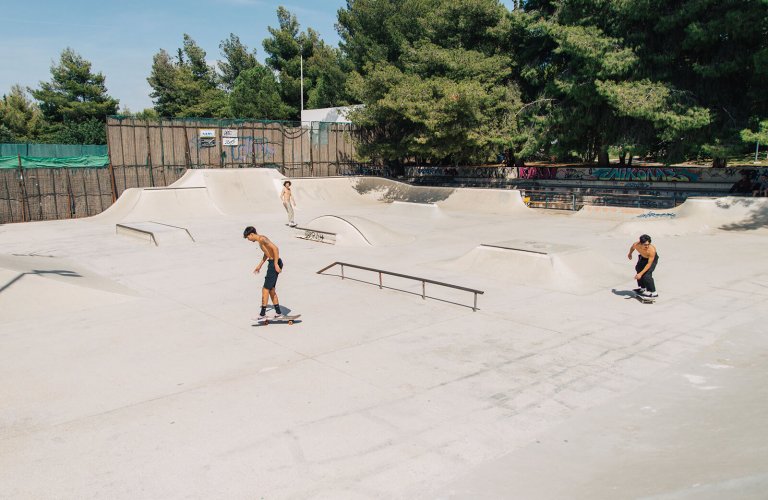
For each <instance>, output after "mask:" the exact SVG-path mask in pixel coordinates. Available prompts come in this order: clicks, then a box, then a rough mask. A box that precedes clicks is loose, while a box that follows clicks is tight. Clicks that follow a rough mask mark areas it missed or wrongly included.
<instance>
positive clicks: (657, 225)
mask: <svg viewBox="0 0 768 500" xmlns="http://www.w3.org/2000/svg"><path fill="white" fill-rule="evenodd" d="M616 229H617V231H618V232H621V233H624V234H631V235H634V236H639V235H640V234H643V233H647V234H650V235H651V236H654V235H658V236H674V235H683V234H691V233H706V232H711V231H715V230H721V231H768V199H766V198H742V197H735V196H728V197H723V198H689V199H687V200H686V201H685V203H683V204H682V205H680V206H679V207H677V208H674V209H671V210H648V211H646V212H644V213H642V214H638V215H637V216H636V217H635V218H634V219H633V220H631V221H627V222H624V223H622V224H620V225H619V226H617V228H616Z"/></svg>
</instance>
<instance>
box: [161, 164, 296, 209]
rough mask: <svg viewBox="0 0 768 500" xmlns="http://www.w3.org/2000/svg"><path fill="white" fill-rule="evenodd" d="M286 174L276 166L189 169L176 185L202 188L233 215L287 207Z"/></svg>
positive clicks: (214, 201)
mask: <svg viewBox="0 0 768 500" xmlns="http://www.w3.org/2000/svg"><path fill="white" fill-rule="evenodd" d="M284 180H285V177H283V176H282V175H281V174H280V173H279V172H278V171H277V170H275V169H272V168H228V169H198V170H188V171H187V172H186V173H185V174H184V176H183V177H182V178H181V179H179V180H178V181H176V182H175V183H174V184H173V186H172V187H201V188H206V189H207V190H208V196H209V198H210V199H211V201H212V202H213V204H214V205H215V206H216V208H217V209H218V210H219V211H221V212H222V213H225V214H229V215H238V214H248V213H253V212H276V211H281V210H283V204H282V202H281V201H280V191H281V189H282V187H283V181H284Z"/></svg>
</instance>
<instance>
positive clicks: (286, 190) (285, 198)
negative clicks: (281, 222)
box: [280, 181, 296, 227]
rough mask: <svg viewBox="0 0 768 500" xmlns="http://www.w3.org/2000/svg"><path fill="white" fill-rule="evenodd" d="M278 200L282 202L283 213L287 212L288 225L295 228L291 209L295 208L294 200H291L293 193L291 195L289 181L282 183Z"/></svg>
mask: <svg viewBox="0 0 768 500" xmlns="http://www.w3.org/2000/svg"><path fill="white" fill-rule="evenodd" d="M280 200H281V201H282V202H283V206H284V207H285V211H286V212H288V225H289V226H291V227H296V222H295V221H294V220H293V209H294V208H295V207H296V200H294V199H293V193H291V181H285V182H283V191H282V192H281V193H280Z"/></svg>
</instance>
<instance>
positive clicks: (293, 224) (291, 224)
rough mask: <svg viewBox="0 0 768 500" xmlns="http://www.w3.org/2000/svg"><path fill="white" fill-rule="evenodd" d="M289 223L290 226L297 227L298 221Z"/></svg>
mask: <svg viewBox="0 0 768 500" xmlns="http://www.w3.org/2000/svg"><path fill="white" fill-rule="evenodd" d="M288 225H289V226H291V227H296V223H295V222H291V223H290V224H288Z"/></svg>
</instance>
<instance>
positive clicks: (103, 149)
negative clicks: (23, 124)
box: [0, 144, 107, 158]
mask: <svg viewBox="0 0 768 500" xmlns="http://www.w3.org/2000/svg"><path fill="white" fill-rule="evenodd" d="M18 155H21V156H32V157H37V158H68V157H73V156H106V155H107V146H106V144H104V145H97V144H0V156H18Z"/></svg>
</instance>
